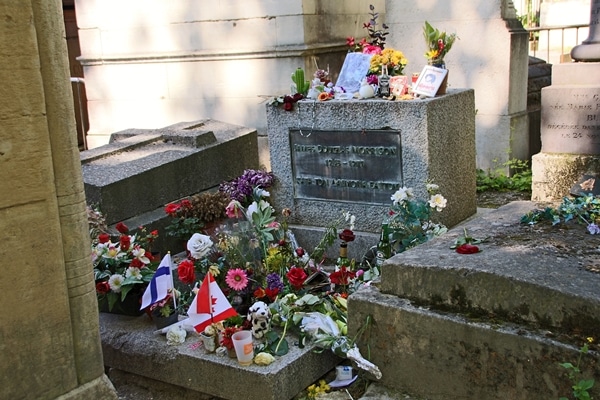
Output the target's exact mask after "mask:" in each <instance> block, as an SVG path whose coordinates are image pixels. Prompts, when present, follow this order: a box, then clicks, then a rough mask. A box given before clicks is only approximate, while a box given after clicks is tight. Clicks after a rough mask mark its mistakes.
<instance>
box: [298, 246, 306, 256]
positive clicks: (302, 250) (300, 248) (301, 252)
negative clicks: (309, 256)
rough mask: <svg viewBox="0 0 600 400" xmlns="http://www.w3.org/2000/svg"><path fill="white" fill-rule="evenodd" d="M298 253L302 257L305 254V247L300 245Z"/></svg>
mask: <svg viewBox="0 0 600 400" xmlns="http://www.w3.org/2000/svg"><path fill="white" fill-rule="evenodd" d="M296 255H297V256H298V257H302V256H304V249H303V248H302V247H298V248H297V249H296Z"/></svg>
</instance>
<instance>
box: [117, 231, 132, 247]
mask: <svg viewBox="0 0 600 400" xmlns="http://www.w3.org/2000/svg"><path fill="white" fill-rule="evenodd" d="M119 243H120V244H121V250H123V251H127V250H129V246H131V238H130V237H129V235H122V236H121V238H120V239H119Z"/></svg>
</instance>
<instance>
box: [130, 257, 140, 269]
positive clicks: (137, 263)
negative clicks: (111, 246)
mask: <svg viewBox="0 0 600 400" xmlns="http://www.w3.org/2000/svg"><path fill="white" fill-rule="evenodd" d="M129 266H130V267H134V268H140V269H141V268H142V267H143V266H144V263H143V262H141V261H140V260H139V259H138V258H134V259H133V260H131V263H130V264H129Z"/></svg>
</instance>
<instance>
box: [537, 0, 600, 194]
mask: <svg viewBox="0 0 600 400" xmlns="http://www.w3.org/2000/svg"><path fill="white" fill-rule="evenodd" d="M599 13H600V0H593V1H592V8H591V14H590V36H589V37H588V39H586V40H585V41H584V42H583V44H582V45H580V46H577V48H575V49H573V52H572V53H571V55H572V57H573V58H574V59H578V60H580V61H600V31H598V29H597V25H598V17H599ZM541 140H542V151H541V153H539V154H536V155H535V156H533V158H532V165H531V168H532V196H531V199H532V200H535V201H554V200H560V199H561V198H563V197H564V196H567V195H569V193H570V191H571V188H572V186H573V185H574V184H575V183H576V182H577V181H578V180H579V179H580V178H581V177H582V176H583V175H598V174H599V173H600V62H576V63H566V64H557V65H554V66H553V67H552V85H550V86H548V87H545V88H543V89H542V112H541Z"/></svg>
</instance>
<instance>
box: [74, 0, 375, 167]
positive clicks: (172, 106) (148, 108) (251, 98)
mask: <svg viewBox="0 0 600 400" xmlns="http://www.w3.org/2000/svg"><path fill="white" fill-rule="evenodd" d="M370 3H371V4H374V5H375V6H376V7H377V9H378V10H382V11H383V10H384V9H385V6H384V3H385V2H384V1H383V0H375V1H371V2H370ZM75 8H76V12H77V22H78V26H79V37H80V43H81V52H82V56H81V57H80V61H81V63H82V64H83V68H84V75H85V81H86V91H87V96H88V110H89V118H90V130H89V133H88V135H89V136H88V144H89V146H90V148H93V147H96V146H98V145H102V144H106V143H108V138H109V135H110V134H111V133H113V132H116V131H119V130H123V129H128V128H159V127H162V126H167V125H171V124H174V123H177V122H179V121H193V120H198V119H202V118H212V119H216V120H220V121H226V122H228V123H232V124H237V125H243V126H248V127H251V128H257V129H258V131H259V134H261V133H262V134H264V132H265V129H266V120H265V116H264V113H263V110H264V102H265V99H266V98H267V97H273V96H275V95H280V94H284V93H289V91H290V85H291V84H292V81H291V79H290V75H291V73H292V72H293V71H294V70H295V69H296V68H297V67H304V68H305V69H306V71H311V72H310V73H311V74H312V71H314V70H315V61H316V62H317V63H318V65H319V67H321V68H327V67H329V68H330V70H331V72H332V74H335V75H334V76H337V71H339V70H340V68H341V64H342V62H343V60H344V56H345V53H346V51H347V48H346V45H345V43H346V40H345V38H346V36H347V35H353V34H355V32H358V33H360V31H361V30H362V23H363V22H364V21H366V20H368V18H369V17H368V14H367V13H368V11H369V10H368V5H367V4H366V3H364V2H363V1H359V0H344V1H343V2H337V1H336V2H333V1H319V2H316V1H313V0H290V1H286V2H279V1H261V0H243V1H239V0H230V1H225V2H218V3H215V2H208V1H206V2H205V1H197V0H181V1H177V3H176V4H173V3H172V2H168V1H151V2H140V1H126V2H123V1H114V0H112V1H111V0H102V1H89V0H76V1H75ZM261 149H262V151H263V153H262V154H261V162H262V163H263V164H265V165H268V150H267V146H266V143H263V144H262V146H261Z"/></svg>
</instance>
